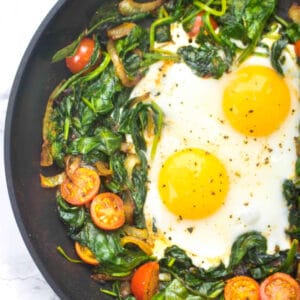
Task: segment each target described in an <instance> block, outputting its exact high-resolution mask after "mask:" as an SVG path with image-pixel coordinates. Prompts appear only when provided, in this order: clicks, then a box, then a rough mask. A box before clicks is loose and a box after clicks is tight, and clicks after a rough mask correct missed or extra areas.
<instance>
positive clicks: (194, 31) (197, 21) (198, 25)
mask: <svg viewBox="0 0 300 300" xmlns="http://www.w3.org/2000/svg"><path fill="white" fill-rule="evenodd" d="M203 14H204V13H203V12H201V13H199V14H198V15H197V16H196V18H195V22H194V25H193V27H192V29H191V31H190V32H189V36H190V37H195V36H197V35H198V33H199V31H200V28H201V27H203V26H204V22H203V19H202V16H203ZM209 20H210V23H211V25H212V27H213V29H217V28H218V24H217V22H216V21H215V19H214V18H213V17H212V16H210V17H209Z"/></svg>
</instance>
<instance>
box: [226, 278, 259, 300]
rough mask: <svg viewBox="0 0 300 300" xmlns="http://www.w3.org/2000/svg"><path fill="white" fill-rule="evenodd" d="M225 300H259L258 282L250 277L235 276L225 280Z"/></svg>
mask: <svg viewBox="0 0 300 300" xmlns="http://www.w3.org/2000/svg"><path fill="white" fill-rule="evenodd" d="M224 297H225V300H259V284H258V283H257V282H256V281H255V280H254V279H253V278H251V277H248V276H236V277H233V278H231V279H229V280H228V281H227V282H226V285H225V289H224Z"/></svg>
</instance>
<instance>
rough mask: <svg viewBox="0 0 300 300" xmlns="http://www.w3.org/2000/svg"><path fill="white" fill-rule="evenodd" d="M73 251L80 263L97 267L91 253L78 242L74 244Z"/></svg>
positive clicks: (97, 262)
mask: <svg viewBox="0 0 300 300" xmlns="http://www.w3.org/2000/svg"><path fill="white" fill-rule="evenodd" d="M75 251H76V253H77V255H78V256H79V257H80V258H81V260H82V261H84V262H85V263H87V264H89V265H94V266H96V265H99V261H98V260H97V259H96V257H95V255H94V254H93V253H92V251H91V250H90V249H89V248H88V247H85V246H83V245H81V244H79V243H78V242H75Z"/></svg>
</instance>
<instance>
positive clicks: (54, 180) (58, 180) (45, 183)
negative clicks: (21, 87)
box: [40, 172, 66, 188]
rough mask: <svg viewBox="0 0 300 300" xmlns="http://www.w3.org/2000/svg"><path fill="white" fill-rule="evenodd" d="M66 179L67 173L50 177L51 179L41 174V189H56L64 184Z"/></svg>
mask: <svg viewBox="0 0 300 300" xmlns="http://www.w3.org/2000/svg"><path fill="white" fill-rule="evenodd" d="M65 178H66V173H65V172H62V173H60V174H57V175H54V176H50V177H46V176H44V175H42V174H40V180H41V187H43V188H54V187H56V186H58V185H60V184H62V182H63V181H64V180H65Z"/></svg>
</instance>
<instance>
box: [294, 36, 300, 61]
mask: <svg viewBox="0 0 300 300" xmlns="http://www.w3.org/2000/svg"><path fill="white" fill-rule="evenodd" d="M295 52H296V55H297V57H299V58H300V40H298V41H297V42H296V43H295Z"/></svg>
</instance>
